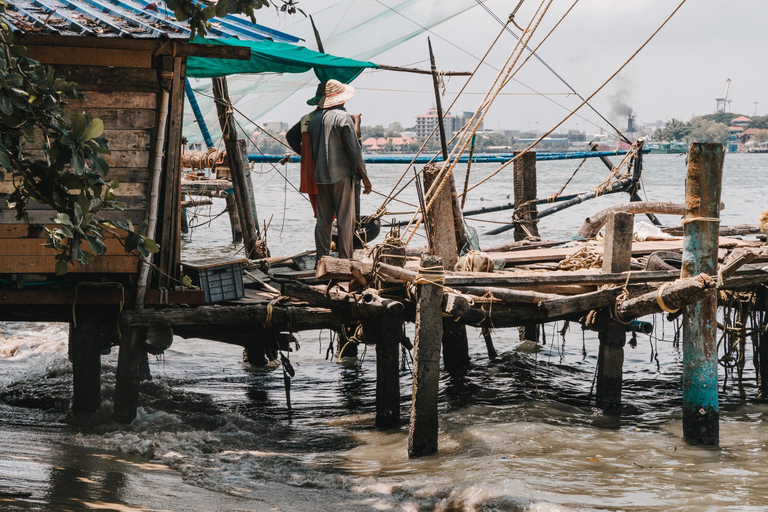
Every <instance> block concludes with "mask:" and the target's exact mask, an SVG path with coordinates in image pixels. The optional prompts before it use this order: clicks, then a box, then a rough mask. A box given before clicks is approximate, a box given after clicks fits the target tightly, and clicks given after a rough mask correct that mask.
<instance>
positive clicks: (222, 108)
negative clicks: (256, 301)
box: [213, 77, 259, 259]
mask: <svg viewBox="0 0 768 512" xmlns="http://www.w3.org/2000/svg"><path fill="white" fill-rule="evenodd" d="M213 95H214V98H215V101H216V110H217V111H218V114H219V123H220V124H221V133H222V137H223V139H224V145H225V146H226V148H227V160H228V162H229V172H230V174H231V177H232V189H233V191H234V196H235V202H236V204H237V213H238V217H239V219H240V227H241V229H242V231H243V245H244V246H245V254H246V256H247V257H249V258H254V259H255V258H256V253H255V251H256V242H257V241H258V239H259V230H258V226H257V224H256V221H255V215H254V212H253V210H252V208H251V199H250V197H249V196H250V194H249V189H248V183H247V178H246V173H245V169H246V166H247V162H243V157H242V152H241V150H240V144H239V143H238V141H237V129H236V127H235V119H234V116H233V115H232V111H231V109H230V107H231V100H230V98H229V91H228V90H227V79H226V78H225V77H218V78H214V79H213Z"/></svg>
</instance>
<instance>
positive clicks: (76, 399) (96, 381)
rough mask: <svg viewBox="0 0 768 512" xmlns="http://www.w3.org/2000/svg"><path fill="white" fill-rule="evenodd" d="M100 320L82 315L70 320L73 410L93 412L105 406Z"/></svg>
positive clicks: (77, 412) (78, 412)
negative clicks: (102, 397) (102, 398)
mask: <svg viewBox="0 0 768 512" xmlns="http://www.w3.org/2000/svg"><path fill="white" fill-rule="evenodd" d="M98 324H99V320H98V319H97V318H96V317H94V316H90V315H89V316H86V315H82V318H80V319H78V321H77V323H74V322H70V323H69V359H70V361H72V412H73V413H75V414H92V413H94V412H96V411H97V410H98V409H99V407H100V406H101V346H100V343H99V338H100V336H99V333H98V330H99V325H98Z"/></svg>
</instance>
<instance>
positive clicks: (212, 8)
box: [165, 0, 306, 38]
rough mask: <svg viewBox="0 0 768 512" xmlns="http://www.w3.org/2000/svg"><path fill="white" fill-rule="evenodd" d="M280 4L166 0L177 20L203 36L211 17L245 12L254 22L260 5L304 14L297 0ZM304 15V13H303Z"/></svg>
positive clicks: (265, 0) (256, 0)
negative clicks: (297, 5) (205, 2)
mask: <svg viewBox="0 0 768 512" xmlns="http://www.w3.org/2000/svg"><path fill="white" fill-rule="evenodd" d="M279 1H280V6H278V5H277V4H273V3H272V2H270V0H218V1H217V2H216V3H214V4H210V5H206V4H204V3H198V2H195V1H193V0H166V1H165V3H166V4H167V5H168V8H169V9H170V10H172V11H173V14H174V16H176V19H177V20H179V21H186V22H187V23H188V24H189V29H190V30H191V32H192V36H191V37H192V38H194V37H195V34H199V35H201V36H204V35H205V34H206V33H208V31H209V30H210V29H211V22H210V21H209V20H211V19H212V18H219V17H223V16H226V15H227V14H245V15H247V16H248V17H249V18H251V21H252V22H253V23H256V15H255V12H254V11H256V10H258V9H261V8H262V7H269V6H270V5H274V6H275V9H278V10H280V11H281V12H285V13H287V14H295V13H296V11H298V12H300V13H301V14H304V11H302V10H301V9H299V8H298V7H296V4H298V3H299V2H298V0H279ZM304 15H305V16H306V14H304Z"/></svg>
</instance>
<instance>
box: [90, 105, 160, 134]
mask: <svg viewBox="0 0 768 512" xmlns="http://www.w3.org/2000/svg"><path fill="white" fill-rule="evenodd" d="M88 115H89V116H91V117H92V118H97V119H101V120H102V121H103V122H104V128H105V129H109V130H149V129H151V128H154V127H155V126H156V124H157V113H156V112H155V111H154V110H149V109H133V110H132V109H122V108H91V109H88Z"/></svg>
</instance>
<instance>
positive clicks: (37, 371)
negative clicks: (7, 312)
mask: <svg viewBox="0 0 768 512" xmlns="http://www.w3.org/2000/svg"><path fill="white" fill-rule="evenodd" d="M68 339H69V328H68V326H67V324H62V323H34V324H33V323H22V322H5V323H0V361H2V365H0V384H4V385H8V384H11V383H12V382H16V381H18V380H21V379H30V378H34V377H36V376H40V375H43V374H45V372H46V369H47V368H48V366H49V365H50V364H51V363H53V362H54V361H56V360H57V359H61V358H63V357H66V355H67V344H68Z"/></svg>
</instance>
